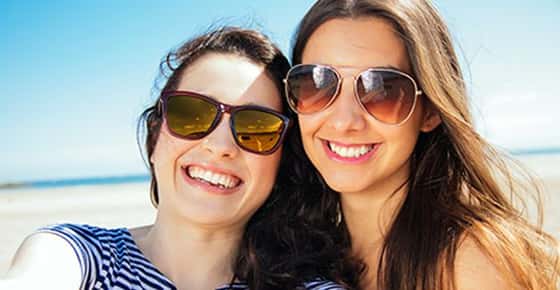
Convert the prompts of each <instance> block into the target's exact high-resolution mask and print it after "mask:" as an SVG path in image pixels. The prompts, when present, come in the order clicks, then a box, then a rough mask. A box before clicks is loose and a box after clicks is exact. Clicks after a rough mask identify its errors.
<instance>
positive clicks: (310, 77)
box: [286, 65, 338, 114]
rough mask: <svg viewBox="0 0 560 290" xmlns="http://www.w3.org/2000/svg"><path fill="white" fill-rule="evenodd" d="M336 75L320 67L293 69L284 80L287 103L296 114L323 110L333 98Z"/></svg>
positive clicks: (301, 66)
mask: <svg viewBox="0 0 560 290" xmlns="http://www.w3.org/2000/svg"><path fill="white" fill-rule="evenodd" d="M337 86H338V76H337V75H336V73H335V72H334V71H333V70H332V69H330V68H328V67H325V66H321V65H300V66H297V67H294V68H293V69H292V70H291V71H290V72H289V74H288V76H287V78H286V91H287V96H288V102H289V103H290V105H291V107H292V108H293V109H294V110H295V111H296V112H298V113H304V114H305V113H314V112H318V111H321V110H322V109H324V108H325V107H326V106H327V105H328V104H329V102H330V100H331V99H332V98H333V97H334V96H335V94H336V90H337Z"/></svg>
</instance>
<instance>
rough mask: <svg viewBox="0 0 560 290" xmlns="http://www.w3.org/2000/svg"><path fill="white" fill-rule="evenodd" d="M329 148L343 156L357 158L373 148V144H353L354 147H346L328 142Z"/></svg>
mask: <svg viewBox="0 0 560 290" xmlns="http://www.w3.org/2000/svg"><path fill="white" fill-rule="evenodd" d="M328 144H329V148H330V149H331V151H332V152H334V153H336V154H337V155H340V156H341V157H346V158H357V157H360V156H362V155H364V154H366V153H368V152H369V151H371V150H372V149H373V145H361V146H352V147H345V146H339V145H336V144H333V143H331V142H328Z"/></svg>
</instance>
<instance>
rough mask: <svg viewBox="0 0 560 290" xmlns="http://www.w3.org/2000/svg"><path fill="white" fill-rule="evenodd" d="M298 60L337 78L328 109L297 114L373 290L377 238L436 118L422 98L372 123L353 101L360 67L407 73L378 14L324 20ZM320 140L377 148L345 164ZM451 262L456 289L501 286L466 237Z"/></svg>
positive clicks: (400, 47)
mask: <svg viewBox="0 0 560 290" xmlns="http://www.w3.org/2000/svg"><path fill="white" fill-rule="evenodd" d="M365 36H367V37H365ZM302 63H304V64H312V63H317V64H326V65H330V66H332V67H334V68H335V69H336V70H338V71H339V72H340V74H341V75H342V77H343V83H342V87H341V90H340V93H339V95H338V96H337V99H336V100H335V101H334V102H333V103H332V104H331V105H330V106H329V107H328V108H326V109H325V110H323V111H321V112H317V113H314V114H308V115H300V116H299V118H298V119H299V125H300V128H301V135H302V140H303V145H304V148H305V151H306V153H307V155H308V156H309V158H310V159H311V161H312V162H313V164H314V165H315V167H316V168H317V169H318V170H319V172H320V173H321V175H322V176H323V177H324V178H325V180H326V182H327V183H328V184H329V186H330V187H331V188H333V189H335V190H336V191H339V192H340V193H341V204H342V210H343V213H344V218H345V221H346V223H347V225H348V228H349V231H350V234H351V237H352V245H353V250H354V252H355V253H356V254H357V255H358V256H361V257H362V258H363V259H364V261H365V262H366V264H367V265H368V269H369V270H368V272H367V274H366V276H365V277H364V280H363V286H364V288H365V289H376V287H375V285H376V282H377V275H376V273H377V264H378V261H379V253H380V249H381V246H382V243H383V238H384V235H385V233H386V232H387V231H388V229H389V228H390V226H391V222H392V219H393V217H394V215H395V213H396V212H397V211H398V209H399V207H400V204H401V202H402V200H403V199H404V197H405V196H406V194H407V188H406V186H402V185H403V184H405V182H406V180H407V179H408V177H409V175H410V171H409V168H410V156H411V153H412V151H413V149H414V146H415V144H416V142H417V139H418V136H419V134H420V133H421V132H429V131H431V130H433V129H434V128H436V127H437V126H438V125H439V124H440V123H441V120H440V117H439V114H438V113H437V112H436V111H435V110H434V109H433V108H432V107H430V106H428V105H426V104H427V102H425V100H424V99H423V98H422V96H419V100H418V102H417V104H416V107H415V109H414V111H413V113H412V115H411V117H410V118H409V119H408V120H407V121H406V122H405V123H403V124H401V125H397V126H394V125H387V124H383V123H381V122H379V121H377V120H375V119H374V118H373V117H372V116H370V115H369V114H368V113H367V112H366V111H365V110H363V109H362V108H361V107H360V105H359V104H358V103H357V100H356V98H355V96H354V87H353V79H352V77H353V76H356V75H358V74H359V73H360V72H361V71H363V70H364V69H365V68H368V67H391V68H394V69H397V70H400V71H402V72H405V73H407V74H409V75H412V74H411V66H410V63H409V60H408V55H407V51H406V48H405V45H404V43H403V41H402V40H401V39H400V38H399V37H398V36H397V34H396V33H395V32H394V29H393V27H392V26H391V24H390V23H388V22H387V21H385V20H383V19H380V18H374V17H366V18H358V19H332V20H329V21H327V22H325V23H323V24H322V25H320V26H319V27H318V28H317V30H316V31H315V32H314V33H313V34H312V35H311V36H310V38H309V39H308V42H307V43H306V46H305V48H304V51H303V55H302ZM325 142H335V143H336V144H339V145H341V146H347V147H348V146H359V145H364V144H365V145H373V144H376V145H375V150H376V151H375V152H374V154H372V155H371V156H370V157H369V158H367V159H366V160H364V161H362V162H359V163H348V162H343V161H340V160H337V159H336V158H332V154H331V155H330V156H329V154H328V153H327V150H329V149H328V147H327V146H325ZM327 144H328V143H327ZM365 217H367V218H365ZM457 265H458V266H457V269H456V273H457V274H456V275H457V277H459V279H458V281H457V286H458V289H461V290H463V289H506V288H504V287H502V286H503V284H500V281H501V280H500V279H499V276H498V275H494V274H496V273H497V271H496V269H495V267H494V266H493V265H492V263H490V262H489V260H488V258H487V257H486V256H485V255H484V254H482V252H481V250H480V249H479V248H478V247H476V246H475V245H474V243H473V242H472V240H471V239H468V238H467V239H466V240H465V242H464V243H462V244H461V246H460V247H459V253H458V256H457ZM481 269H485V270H488V271H480V270H481ZM477 287H478V288H477ZM489 287H491V288H489ZM500 287H502V288H500Z"/></svg>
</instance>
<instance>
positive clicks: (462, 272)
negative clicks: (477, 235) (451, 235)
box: [455, 236, 511, 290]
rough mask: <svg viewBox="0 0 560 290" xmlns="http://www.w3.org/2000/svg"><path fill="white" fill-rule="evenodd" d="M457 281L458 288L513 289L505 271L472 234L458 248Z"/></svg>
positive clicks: (466, 289) (456, 260) (472, 289)
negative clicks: (500, 269) (495, 262)
mask: <svg viewBox="0 0 560 290" xmlns="http://www.w3.org/2000/svg"><path fill="white" fill-rule="evenodd" d="M455 281H456V285H457V289H458V290H475V289H476V290H479V289H494V290H502V289H503V290H506V289H511V285H510V284H508V283H507V280H506V279H505V277H504V275H503V273H501V272H500V271H499V270H498V268H497V267H496V265H495V264H494V262H493V261H492V259H491V258H490V257H489V256H488V255H487V254H486V253H485V252H484V250H483V249H482V248H481V247H480V246H479V244H478V243H477V242H476V240H475V239H474V238H473V237H470V236H466V237H465V238H464V239H463V240H462V241H461V243H460V244H459V247H458V249H457V255H456V257H455Z"/></svg>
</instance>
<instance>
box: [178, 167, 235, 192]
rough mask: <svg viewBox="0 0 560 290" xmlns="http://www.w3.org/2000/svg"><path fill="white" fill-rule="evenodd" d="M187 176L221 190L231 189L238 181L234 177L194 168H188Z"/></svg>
mask: <svg viewBox="0 0 560 290" xmlns="http://www.w3.org/2000/svg"><path fill="white" fill-rule="evenodd" d="M188 174H189V176H190V177H192V178H196V179H200V180H203V181H206V182H208V183H210V184H213V185H217V186H220V187H222V188H232V187H234V186H235V185H237V183H238V182H239V179H238V178H236V177H234V176H231V175H227V174H221V173H217V172H213V171H210V170H206V169H202V168H200V167H196V166H189V168H188Z"/></svg>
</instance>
